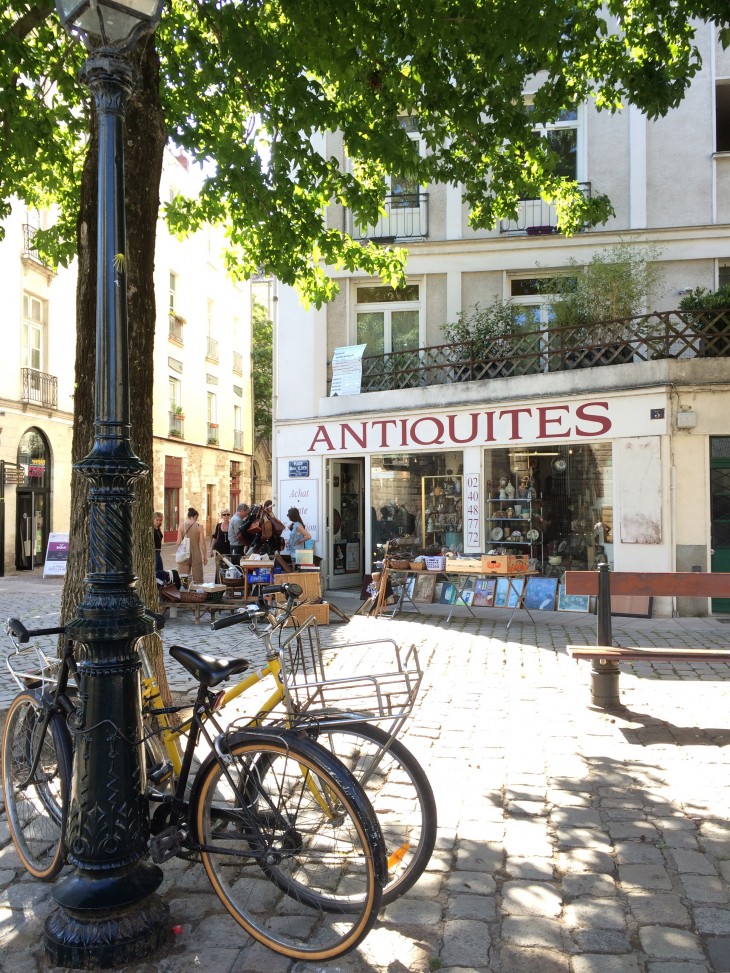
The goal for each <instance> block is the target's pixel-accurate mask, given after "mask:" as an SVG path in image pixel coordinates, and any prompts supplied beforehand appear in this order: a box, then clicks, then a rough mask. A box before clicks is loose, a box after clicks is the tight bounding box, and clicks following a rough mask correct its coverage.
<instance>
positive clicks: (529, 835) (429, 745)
mask: <svg viewBox="0 0 730 973" xmlns="http://www.w3.org/2000/svg"><path fill="white" fill-rule="evenodd" d="M59 596H60V586H59V584H58V582H52V581H46V582H42V581H33V580H31V581H27V580H18V579H14V578H8V579H0V614H1V615H3V616H5V615H9V614H11V613H17V614H20V615H22V616H26V617H27V616H32V615H37V614H39V612H41V611H42V612H45V611H47V610H48V611H51V610H54V609H55V608H57V606H58V601H59ZM341 604H343V607H344V606H346V604H347V603H346V602H345V601H342V602H341ZM355 604H356V602H350V607H353V606H354V605H355ZM457 614H459V617H455V618H454V619H453V620H452V622H451V624H450V625H449V626H448V627H447V626H446V624H445V618H444V617H443V616H442V615H435V614H434V615H420V616H419V615H404V616H400V617H399V618H398V619H396V620H390V619H384V618H381V619H377V620H374V619H361V618H355V619H353V620H352V621H351V622H350V623H349V624H347V625H331V626H329V627H328V628H326V629H323V633H324V641H325V645H326V648H325V657H326V659H327V661H328V665H331V666H332V668H342V669H344V670H345V671H355V670H356V669H357V668H358V667H365V668H367V667H368V664H369V661H370V659H369V655H368V653H367V652H364V651H362V650H360V649H348V642H352V641H355V640H367V639H374V638H384V637H392V638H394V639H396V640H397V641H398V642H399V643H400V644H402V645H405V644H410V643H412V642H414V643H416V644H417V645H418V646H419V649H420V654H421V660H422V662H423V663H424V664H425V667H426V675H425V679H424V683H423V688H422V691H421V694H420V697H419V701H418V704H417V707H416V710H415V713H414V715H413V717H412V718H411V720H410V721H409V723H408V724H407V728H406V731H405V736H404V739H405V741H406V743H407V745H408V746H409V747H410V748H411V749H412V750H413V751H414V752H415V753H416V755H417V756H418V758H419V759H420V760H421V761H422V763H423V764H424V766H425V767H426V768H427V770H428V773H429V776H430V779H431V781H432V784H433V787H434V791H435V793H436V800H437V804H438V809H439V840H438V844H437V849H436V852H435V854H434V857H433V859H432V861H431V864H430V867H429V869H428V871H427V873H426V874H425V875H424V876H423V878H422V879H421V880H420V881H419V882H418V884H417V885H416V886H415V887H414V889H412V890H411V891H410V892H409V893H408V894H407V895H406V896H404V897H403V898H401V899H400V900H398V901H397V902H395V903H394V904H393V905H391V906H389V907H387V908H385V909H384V910H383V912H382V914H381V916H380V920H379V922H378V924H377V925H376V927H375V928H374V930H373V931H372V932H371V933H370V935H369V936H368V937H367V939H366V940H365V942H364V943H363V944H362V945H361V946H360V947H359V949H358V950H356V951H355V952H354V953H352V954H350V955H348V956H346V957H343V958H341V959H340V960H338V961H337V962H335V963H332V964H330V965H327V966H321V965H316V964H315V965H307V964H292V963H291V962H288V961H284V960H283V959H282V958H280V957H278V956H276V955H275V954H274V953H271V952H268V951H266V950H264V949H262V948H261V947H259V946H257V945H255V944H252V943H251V941H250V940H248V939H247V937H246V936H245V934H244V933H243V932H242V930H240V929H239V927H238V926H237V925H236V924H235V923H234V921H233V920H232V919H230V918H229V917H228V916H227V915H226V914H224V912H223V909H222V907H221V906H220V905H219V903H218V900H217V898H216V897H215V896H214V894H213V893H212V891H211V889H210V886H209V885H208V882H207V880H206V878H205V875H204V872H203V869H202V867H201V866H200V865H197V864H192V863H188V862H183V861H177V860H176V861H172V862H169V863H167V864H166V865H165V866H164V871H165V879H164V882H163V885H162V887H161V890H160V892H161V894H162V896H163V897H164V898H165V899H166V901H167V902H168V904H169V906H170V911H171V916H172V922H174V923H175V924H180V925H181V926H182V930H183V931H182V934H180V935H177V936H176V937H175V938H174V940H173V942H172V944H171V945H170V947H169V948H168V949H167V950H166V951H165V952H164V953H163V954H161V955H160V956H157V957H155V958H153V959H150V960H148V961H146V962H144V963H140V964H138V965H136V966H133V967H129V968H128V969H129V970H130V971H134V973H189V971H190V970H193V969H196V968H198V967H202V966H205V967H207V968H208V969H209V970H211V973H301V971H304V970H307V969H309V970H316V971H317V973H406V971H408V973H411V971H413V973H421V971H432V970H442V971H448V973H706V971H708V973H721V971H728V970H730V895H729V887H730V823H728V820H727V809H728V807H729V806H730V783H729V781H728V776H729V775H728V767H727V764H726V761H725V759H724V757H725V754H724V749H723V748H724V746H725V745H727V744H728V743H730V716H729V715H728V713H729V707H728V703H730V670H729V669H728V668H727V667H726V666H723V665H722V664H713V665H710V664H696V665H689V664H686V663H681V664H680V663H678V664H674V665H670V664H658V663H657V664H649V663H641V664H637V665H633V666H632V665H625V666H622V669H623V674H622V676H621V688H622V701H623V703H624V708H623V709H622V710H620V711H617V712H615V713H611V714H606V713H603V712H598V711H595V710H593V709H592V708H591V707H590V705H589V692H588V685H589V672H590V665H589V664H588V663H575V662H573V661H571V660H570V659H569V658H568V657H567V654H566V652H565V645H566V643H569V642H579V643H585V642H591V641H594V640H595V617H594V616H589V615H580V614H571V613H550V614H547V613H546V614H538V616H537V620H536V624H534V625H533V624H532V623H531V622H530V621H529V619H528V618H527V616H526V615H524V619H523V617H522V613H521V614H520V615H518V616H517V617H516V619H515V621H514V622H513V624H512V626H511V627H510V630H509V633H506V631H505V625H506V620H507V618H508V617H509V615H508V613H506V612H505V611H502V610H499V609H491V610H483V611H481V612H480V613H479V614H480V617H479V618H478V619H477V620H472V619H465V618H463V617H461V614H462V613H457ZM240 631H241V629H228V630H226V631H224V632H221V633H216V634H214V633H212V632H210V630H209V629H208V627H207V625H200V626H195V625H194V624H193V622H192V620H191V618H189V617H185V618H179V619H177V620H174V621H172V622H171V623H170V624H169V626H168V627H167V629H166V630H165V633H164V635H165V640H166V642H167V643H168V644H172V642H173V641H176V642H183V643H187V644H191V645H196V646H198V647H200V648H205V649H206V650H208V651H211V652H214V653H219V654H227V653H231V652H234V651H236V647H235V644H236V642H237V641H238V637H239V633H240ZM234 633H235V634H234ZM614 636H615V637H616V638H617V639H618V640H621V641H623V642H625V643H626V644H641V645H646V644H649V645H665V644H670V645H688V646H692V645H694V646H717V647H722V646H726V645H727V644H728V642H730V626H727V625H725V624H723V623H722V621H720V620H718V619H698V618H692V619H679V620H677V619H675V620H666V619H653V620H652V619H649V620H645V619H618V618H617V619H614ZM241 648H242V652H243V654H246V655H248V656H249V657H250V658H252V659H253V658H255V654H254V651H255V650H254V647H253V646H252V645H251V644H250V642H246V643H245V644H244V645H243V646H242V647H241ZM4 651H5V649H4V648H3V649H2V650H0V653H2V652H4ZM170 675H171V678H172V682H173V686H174V687H175V688H176V689H178V690H182V689H184V688H185V681H184V680H183V679H181V678H180V677H179V676H178V674H177V673H175V672H174V670H173V668H172V667H170ZM11 697H12V688H11V687H9V686H8V679H7V677H6V678H5V679H4V680H2V690H1V691H0V708H1V707H2V706H3V705H7V701H8V699H9V698H11ZM51 893H52V888H49V887H47V886H44V885H41V884H37V883H35V882H32V881H29V880H28V878H27V877H26V875H25V874H24V873H23V872H22V870H21V868H20V866H19V862H18V859H17V857H16V855H15V852H14V849H13V846H12V843H11V842H10V840H9V836H8V829H7V824H6V822H5V819H4V813H3V815H2V816H0V947H1V950H0V969H2V970H3V971H5V970H7V971H12V973H40V971H41V970H47V969H48V967H47V965H46V963H45V960H44V958H43V950H42V945H41V937H42V930H43V921H44V919H45V917H46V915H47V914H48V913H49V911H50V910H51V909H52V907H53V902H52V898H51Z"/></svg>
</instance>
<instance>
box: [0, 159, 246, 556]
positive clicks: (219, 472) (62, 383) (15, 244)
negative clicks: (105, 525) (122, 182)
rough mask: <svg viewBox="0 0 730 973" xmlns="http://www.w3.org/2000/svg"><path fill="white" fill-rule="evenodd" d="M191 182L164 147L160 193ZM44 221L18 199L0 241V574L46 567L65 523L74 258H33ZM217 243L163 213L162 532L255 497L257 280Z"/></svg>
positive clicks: (158, 395)
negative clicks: (175, 230) (1, 319)
mask: <svg viewBox="0 0 730 973" xmlns="http://www.w3.org/2000/svg"><path fill="white" fill-rule="evenodd" d="M194 189H195V174H194V173H191V172H190V171H189V169H188V165H187V161H186V160H185V158H184V157H182V156H180V157H178V156H176V155H175V154H173V153H172V152H169V151H168V152H166V154H165V163H164V169H163V180H162V185H161V198H162V199H163V201H165V200H166V199H169V198H171V195H173V194H175V193H177V192H184V193H190V192H194ZM46 218H48V217H47V216H46V215H44V214H38V213H31V212H27V211H25V210H24V209H22V208H21V207H20V206H16V207H15V208H14V209H13V213H12V215H11V216H10V217H9V218H8V219H7V220H6V221H5V223H4V224H3V225H4V228H5V231H6V234H5V238H4V239H3V240H2V241H0V297H1V298H2V302H3V307H4V311H5V328H4V354H3V356H2V359H1V360H0V484H2V491H3V492H2V497H1V498H0V550H1V551H2V555H3V556H2V563H1V565H0V569H1V571H2V573H5V574H8V573H13V572H15V571H22V570H37V571H42V570H43V567H44V562H45V558H46V553H47V545H48V537H49V534H50V533H52V532H53V533H66V532H68V529H69V511H70V503H71V496H70V489H71V441H72V434H73V393H74V361H75V351H76V337H75V336H76V320H75V303H76V297H75V295H76V267H75V265H72V266H71V267H70V268H69V269H68V270H63V269H59V271H58V272H57V273H55V272H53V271H51V270H50V269H49V268H47V267H45V266H44V265H43V263H42V262H41V261H40V260H39V259H38V256H37V253H36V252H35V251H34V249H33V234H34V232H35V230H36V229H37V228H38V227H40V226H42V220H43V219H46ZM222 244H223V238H222V232H218V231H214V230H204V231H200V232H199V233H197V234H195V236H194V237H192V238H190V239H188V240H184V241H180V240H177V239H175V238H173V237H172V236H170V234H169V233H167V231H166V228H165V225H164V223H163V222H162V221H160V222H159V224H158V234H157V249H156V258H155V294H156V305H157V325H156V331H155V346H154V363H153V367H154V404H153V409H154V415H153V432H154V441H153V476H154V493H155V507H156V509H159V510H160V511H163V512H164V530H165V537H166V539H167V540H173V539H174V538H175V536H176V532H177V525H178V522H179V520H181V519H182V518H183V517H184V515H185V511H186V510H187V508H188V507H189V506H193V507H195V508H196V509H197V510H198V511H199V514H200V522H201V523H204V524H205V525H206V528H207V530H208V531H211V530H212V529H213V528H214V527H215V524H216V522H217V520H218V519H219V515H220V512H221V510H223V509H225V508H227V507H228V506H229V505H230V504H235V503H237V502H239V499H240V500H248V499H249V496H250V490H251V475H252V468H251V456H252V452H253V432H252V402H251V394H252V392H251V365H250V349H251V302H250V289H249V287H248V285H245V284H240V285H238V284H235V283H234V282H233V281H232V280H231V279H230V278H229V277H228V275H227V274H226V271H225V268H224V267H223V262H222V259H221V257H220V252H221V249H222Z"/></svg>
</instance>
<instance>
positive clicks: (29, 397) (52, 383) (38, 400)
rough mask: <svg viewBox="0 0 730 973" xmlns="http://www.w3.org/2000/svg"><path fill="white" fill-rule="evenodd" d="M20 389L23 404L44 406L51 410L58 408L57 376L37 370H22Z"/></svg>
mask: <svg viewBox="0 0 730 973" xmlns="http://www.w3.org/2000/svg"><path fill="white" fill-rule="evenodd" d="M20 387H21V392H20V401H21V402H29V403H32V404H33V405H43V406H47V407H48V408H49V409H56V408H57V407H58V379H57V378H56V376H55V375H46V373H45V372H39V371H36V369H35V368H21V369H20Z"/></svg>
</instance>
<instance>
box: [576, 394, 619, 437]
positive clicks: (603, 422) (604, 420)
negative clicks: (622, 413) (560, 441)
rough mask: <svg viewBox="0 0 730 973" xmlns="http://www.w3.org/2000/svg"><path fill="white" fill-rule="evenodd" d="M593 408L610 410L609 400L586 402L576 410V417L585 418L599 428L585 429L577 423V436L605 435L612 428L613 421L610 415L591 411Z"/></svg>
mask: <svg viewBox="0 0 730 973" xmlns="http://www.w3.org/2000/svg"><path fill="white" fill-rule="evenodd" d="M593 408H598V409H605V410H606V411H608V402H585V403H584V404H583V405H579V406H578V408H577V409H576V410H575V416H576V419H584V420H585V421H586V422H591V423H593V424H594V425H596V426H598V429H593V430H591V429H583V428H581V427H580V426H578V425H577V424H576V427H575V434H576V436H603V435H605V434H606V433H607V432H608V431H609V430H610V428H611V425H612V423H611V420H610V419H609V418H608V416H603V415H599V414H596V413H595V412H591V411H590V410H591V409H593Z"/></svg>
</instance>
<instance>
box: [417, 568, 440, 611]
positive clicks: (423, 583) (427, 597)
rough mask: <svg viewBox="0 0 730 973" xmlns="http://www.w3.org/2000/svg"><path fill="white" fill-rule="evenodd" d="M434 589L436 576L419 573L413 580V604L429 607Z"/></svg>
mask: <svg viewBox="0 0 730 973" xmlns="http://www.w3.org/2000/svg"><path fill="white" fill-rule="evenodd" d="M435 587H436V575H434V574H428V573H427V572H425V571H419V572H418V574H417V575H415V578H414V585H413V594H412V596H411V597H412V598H413V601H414V602H417V603H418V604H421V605H430V604H431V602H432V601H433V592H434V588H435Z"/></svg>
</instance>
